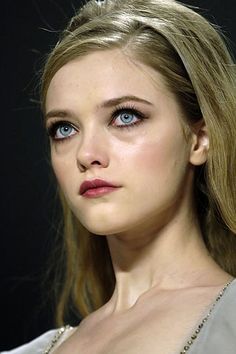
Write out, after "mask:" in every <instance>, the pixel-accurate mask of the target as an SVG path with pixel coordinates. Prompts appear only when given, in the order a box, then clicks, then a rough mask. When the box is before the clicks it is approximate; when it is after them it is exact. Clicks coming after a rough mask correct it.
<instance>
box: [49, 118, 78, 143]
mask: <svg viewBox="0 0 236 354" xmlns="http://www.w3.org/2000/svg"><path fill="white" fill-rule="evenodd" d="M76 132H77V131H76V129H75V128H74V127H73V126H72V125H71V124H70V123H68V122H60V121H59V122H55V123H53V124H52V125H51V127H49V128H48V135H49V136H50V137H51V138H52V139H55V140H62V139H67V138H69V137H71V136H73V135H74V134H76Z"/></svg>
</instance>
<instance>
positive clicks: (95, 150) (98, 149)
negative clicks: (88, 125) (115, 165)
mask: <svg viewBox="0 0 236 354" xmlns="http://www.w3.org/2000/svg"><path fill="white" fill-rule="evenodd" d="M80 138H81V141H80V144H79V146H78V149H77V156H76V159H77V166H78V168H79V170H80V172H85V171H87V170H88V169H93V168H106V167H108V165H109V156H108V153H109V150H108V145H107V143H106V140H105V139H104V136H102V134H100V133H99V132H98V131H97V132H93V133H91V132H90V133H86V134H83V136H81V137H80Z"/></svg>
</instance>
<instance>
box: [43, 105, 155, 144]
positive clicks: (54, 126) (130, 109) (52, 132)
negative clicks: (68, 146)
mask: <svg viewBox="0 0 236 354" xmlns="http://www.w3.org/2000/svg"><path fill="white" fill-rule="evenodd" d="M122 113H128V114H132V115H134V116H135V117H136V118H138V120H137V121H136V122H134V123H129V124H127V125H126V124H124V125H112V127H114V128H119V129H132V128H134V127H135V126H138V125H139V124H141V123H143V121H144V120H145V119H147V118H148V117H147V116H146V115H145V114H144V113H142V112H140V111H139V110H138V109H137V108H136V107H135V106H133V105H130V106H118V107H116V108H115V109H114V110H113V111H112V113H111V117H112V120H111V122H113V120H114V119H115V118H117V117H118V116H119V115H120V114H122ZM62 126H68V127H71V128H73V129H74V130H77V128H76V127H75V126H74V125H73V124H72V123H70V122H68V121H56V122H52V123H51V124H50V125H49V127H48V128H47V134H48V136H49V137H51V139H52V140H54V141H56V142H63V141H64V140H67V139H69V138H70V137H72V136H73V135H74V134H72V135H71V136H68V137H65V138H56V137H55V136H56V132H57V130H58V129H59V128H60V127H62Z"/></svg>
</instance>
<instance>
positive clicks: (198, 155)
mask: <svg viewBox="0 0 236 354" xmlns="http://www.w3.org/2000/svg"><path fill="white" fill-rule="evenodd" d="M208 150H209V137H208V133H207V129H206V125H205V122H204V120H203V119H202V120H201V121H199V122H197V123H196V124H194V125H193V127H192V142H191V151H190V159H189V161H190V162H191V163H192V164H193V165H195V166H198V165H202V164H204V163H205V162H206V160H207V155H208Z"/></svg>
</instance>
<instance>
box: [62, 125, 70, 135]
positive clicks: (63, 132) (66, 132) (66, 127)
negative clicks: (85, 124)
mask: <svg viewBox="0 0 236 354" xmlns="http://www.w3.org/2000/svg"><path fill="white" fill-rule="evenodd" d="M70 130H71V127H69V126H67V125H66V126H64V127H62V128H61V129H60V131H61V134H62V135H63V134H64V135H66V134H68V133H70Z"/></svg>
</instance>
